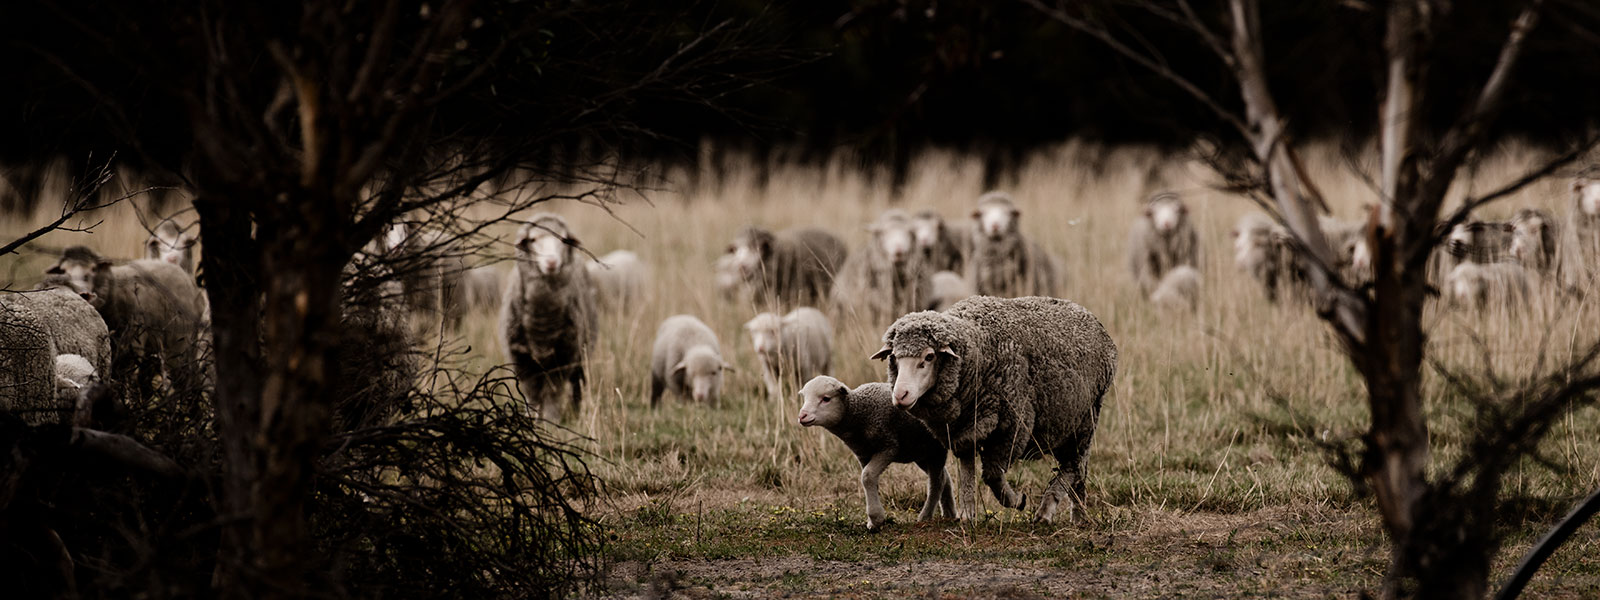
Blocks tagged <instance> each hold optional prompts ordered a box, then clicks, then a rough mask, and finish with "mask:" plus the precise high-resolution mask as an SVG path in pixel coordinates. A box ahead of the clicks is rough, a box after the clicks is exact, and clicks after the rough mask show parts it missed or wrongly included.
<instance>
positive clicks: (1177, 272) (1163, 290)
mask: <svg viewBox="0 0 1600 600" xmlns="http://www.w3.org/2000/svg"><path fill="white" fill-rule="evenodd" d="M1150 301H1151V302H1154V303H1155V305H1156V306H1160V307H1162V308H1165V309H1168V310H1174V311H1188V312H1194V311H1195V310H1197V309H1199V307H1200V271H1199V270H1198V269H1195V268H1194V267H1191V266H1189V265H1182V266H1179V267H1178V268H1176V269H1173V270H1171V271H1167V274H1166V276H1165V277H1162V278H1161V283H1160V284H1159V285H1157V286H1156V289H1155V291H1154V292H1151V293H1150Z"/></svg>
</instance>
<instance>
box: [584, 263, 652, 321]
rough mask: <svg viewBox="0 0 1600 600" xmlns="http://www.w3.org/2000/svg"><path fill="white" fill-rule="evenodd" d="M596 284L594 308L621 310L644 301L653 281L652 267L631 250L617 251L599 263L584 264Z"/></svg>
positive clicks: (594, 286) (594, 288) (594, 284)
mask: <svg viewBox="0 0 1600 600" xmlns="http://www.w3.org/2000/svg"><path fill="white" fill-rule="evenodd" d="M584 268H586V269H588V270H589V281H590V283H592V284H593V286H592V289H593V290H594V293H595V306H598V307H600V308H602V309H605V310H622V309H625V308H627V307H629V306H633V305H635V304H637V303H639V302H640V301H642V300H643V298H644V290H645V288H646V287H648V286H649V282H650V266H649V265H646V264H645V263H644V261H641V260H639V255H638V254H634V253H633V252H630V251H628V250H614V251H612V252H611V253H609V254H606V255H605V256H601V257H600V258H599V259H597V260H591V261H589V262H587V263H584Z"/></svg>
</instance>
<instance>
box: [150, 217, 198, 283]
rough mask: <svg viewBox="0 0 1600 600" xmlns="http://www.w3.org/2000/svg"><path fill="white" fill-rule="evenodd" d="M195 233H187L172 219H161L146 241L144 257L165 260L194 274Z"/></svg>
mask: <svg viewBox="0 0 1600 600" xmlns="http://www.w3.org/2000/svg"><path fill="white" fill-rule="evenodd" d="M194 242H195V238H194V234H191V233H185V232H184V231H183V230H182V229H179V228H178V224H177V223H176V222H174V221H173V220H172V219H165V220H162V221H161V224H160V225H156V230H155V231H154V232H152V233H151V234H150V239H149V240H146V241H145V243H144V257H145V258H149V259H155V260H163V261H166V262H169V263H172V264H174V265H177V266H178V268H180V269H183V272H185V273H188V274H190V275H194Z"/></svg>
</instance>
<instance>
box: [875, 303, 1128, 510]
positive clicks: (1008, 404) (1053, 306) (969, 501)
mask: <svg viewBox="0 0 1600 600" xmlns="http://www.w3.org/2000/svg"><path fill="white" fill-rule="evenodd" d="M873 358H874V359H888V361H889V365H888V379H889V381H890V382H891V383H893V384H894V400H895V404H897V405H898V406H900V408H902V409H905V410H906V411H908V412H910V413H911V415H912V416H915V417H917V418H918V419H921V420H922V421H923V422H924V423H927V424H928V427H929V429H931V430H933V431H934V433H935V435H936V436H937V437H938V438H939V440H940V443H941V444H942V445H944V446H945V447H948V448H950V449H951V450H953V451H954V452H955V455H956V458H957V460H958V461H959V469H960V470H959V473H960V477H959V479H960V481H961V491H960V496H961V498H962V500H963V504H962V505H961V506H960V507H959V508H960V513H961V516H962V517H963V518H971V517H972V516H973V515H974V514H975V513H976V507H977V487H976V477H977V471H976V470H975V465H974V462H975V461H976V460H977V459H978V458H980V457H981V458H982V459H983V480H984V482H985V483H987V484H988V486H989V489H990V490H991V491H992V492H993V493H994V496H995V498H997V499H998V500H999V501H1000V504H1002V505H1004V506H1006V507H1011V508H1017V509H1021V508H1023V507H1024V505H1025V504H1026V497H1024V496H1022V495H1020V494H1018V493H1017V492H1016V491H1015V490H1013V489H1012V488H1011V485H1010V484H1009V483H1007V482H1006V479H1005V474H1006V471H1007V470H1008V469H1009V468H1010V467H1011V462H1012V461H1014V460H1025V459H1030V458H1036V457H1039V456H1041V455H1042V454H1044V453H1049V454H1051V455H1053V456H1054V457H1055V458H1056V461H1057V463H1058V464H1059V467H1060V470H1059V471H1058V472H1057V473H1056V476H1055V477H1054V478H1052V479H1051V481H1050V485H1049V487H1048V489H1047V490H1046V491H1045V494H1044V497H1043V500H1042V501H1041V502H1040V506H1039V510H1038V513H1037V514H1036V517H1037V518H1038V519H1039V520H1043V521H1051V520H1053V519H1054V518H1055V514H1056V510H1057V508H1058V507H1059V505H1060V504H1061V502H1062V501H1065V502H1066V504H1067V511H1068V514H1069V515H1070V514H1071V511H1072V507H1073V506H1074V504H1075V503H1077V502H1081V501H1082V499H1083V494H1084V480H1083V469H1084V464H1085V462H1086V461H1087V459H1088V455H1089V445H1090V442H1091V441H1092V440H1093V439H1094V430H1095V426H1096V424H1097V423H1098V422H1099V420H1100V408H1101V404H1102V401H1103V399H1104V397H1105V394H1106V392H1107V391H1109V390H1110V389H1111V385H1112V381H1113V379H1114V377H1115V376H1116V370H1117V346H1116V344H1115V343H1114V342H1113V341H1112V340H1111V336H1110V335H1108V334H1107V333H1106V331H1105V328H1104V327H1103V326H1102V325H1101V324H1100V321H1099V319H1096V318H1095V316H1094V315H1093V314H1091V313H1090V312H1089V311H1088V310H1085V309H1084V308H1083V307H1082V306H1079V305H1077V304H1075V303H1073V302H1070V301H1067V300H1061V299H1058V298H1041V297H1028V298H1017V299H1012V300H1007V299H1002V298H993V297H985V296H975V297H972V298H968V299H966V300H962V301H961V302H958V303H956V305H955V306H952V307H950V310H947V311H945V312H942V313H941V312H932V311H925V312H918V313H912V314H909V315H906V316H903V317H900V319H899V320H897V321H895V322H894V324H893V325H891V326H890V327H889V329H888V331H885V332H884V334H883V349H881V350H879V351H878V352H877V354H875V355H873Z"/></svg>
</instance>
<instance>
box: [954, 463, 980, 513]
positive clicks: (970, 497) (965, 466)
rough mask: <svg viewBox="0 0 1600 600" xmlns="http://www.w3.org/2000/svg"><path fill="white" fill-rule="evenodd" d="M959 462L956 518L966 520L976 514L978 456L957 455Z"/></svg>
mask: <svg viewBox="0 0 1600 600" xmlns="http://www.w3.org/2000/svg"><path fill="white" fill-rule="evenodd" d="M957 456H958V457H959V460H960V464H959V465H958V466H957V468H956V471H957V476H958V478H959V479H961V502H962V504H958V505H956V518H958V519H961V520H964V521H968V520H971V519H972V518H973V517H974V516H977V514H978V465H977V464H976V463H977V462H978V457H977V456H976V453H975V452H974V453H973V454H967V455H965V456H961V455H957Z"/></svg>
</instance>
